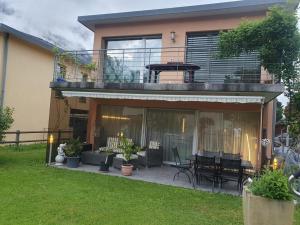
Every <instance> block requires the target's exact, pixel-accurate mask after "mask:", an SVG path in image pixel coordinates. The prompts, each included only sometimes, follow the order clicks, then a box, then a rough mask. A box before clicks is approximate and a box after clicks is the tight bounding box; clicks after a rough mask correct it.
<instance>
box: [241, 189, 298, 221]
mask: <svg viewBox="0 0 300 225" xmlns="http://www.w3.org/2000/svg"><path fill="white" fill-rule="evenodd" d="M243 212H244V225H270V224H272V225H293V216H294V203H293V202H292V201H278V200H273V199H268V198H263V197H260V196H255V195H253V194H252V193H251V192H250V191H249V190H248V189H247V188H246V187H245V188H244V192H243Z"/></svg>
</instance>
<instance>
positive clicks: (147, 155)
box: [137, 141, 163, 168]
mask: <svg viewBox="0 0 300 225" xmlns="http://www.w3.org/2000/svg"><path fill="white" fill-rule="evenodd" d="M137 155H138V160H139V164H140V165H141V166H144V167H148V168H150V167H154V166H162V163H163V148H162V146H160V143H159V142H157V141H150V142H149V146H148V147H147V148H146V149H145V151H141V152H138V153H137Z"/></svg>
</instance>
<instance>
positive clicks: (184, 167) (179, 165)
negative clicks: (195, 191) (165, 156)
mask: <svg viewBox="0 0 300 225" xmlns="http://www.w3.org/2000/svg"><path fill="white" fill-rule="evenodd" d="M172 152H173V155H174V160H175V164H174V165H171V166H172V167H174V168H176V169H177V170H178V171H177V172H176V173H175V175H174V177H173V181H174V180H175V178H176V176H178V177H179V175H180V174H181V173H182V174H185V175H186V176H187V178H188V180H189V182H190V183H191V184H192V185H193V187H194V188H195V183H194V174H193V171H192V167H193V166H192V164H191V163H183V162H182V160H181V159H180V156H179V153H178V149H177V147H174V148H172Z"/></svg>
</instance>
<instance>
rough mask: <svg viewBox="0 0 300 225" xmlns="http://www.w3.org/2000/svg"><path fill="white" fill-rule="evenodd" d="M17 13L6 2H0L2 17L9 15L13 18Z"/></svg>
mask: <svg viewBox="0 0 300 225" xmlns="http://www.w3.org/2000/svg"><path fill="white" fill-rule="evenodd" d="M14 13H15V10H14V9H13V8H11V7H10V6H8V4H7V3H6V2H4V1H0V16H1V15H7V16H11V15H13V14H14Z"/></svg>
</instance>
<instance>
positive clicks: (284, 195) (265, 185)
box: [250, 170, 293, 201]
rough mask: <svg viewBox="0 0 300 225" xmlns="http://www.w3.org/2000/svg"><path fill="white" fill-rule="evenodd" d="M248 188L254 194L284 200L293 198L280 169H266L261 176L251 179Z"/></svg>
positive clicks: (286, 179)
mask: <svg viewBox="0 0 300 225" xmlns="http://www.w3.org/2000/svg"><path fill="white" fill-rule="evenodd" d="M250 190H251V192H252V193H253V194H254V195H257V196H261V197H265V198H270V199H275V200H284V201H290V200H292V199H293V195H292V194H291V192H290V189H289V185H288V178H287V177H286V176H285V175H284V173H283V171H282V170H274V171H271V170H266V171H265V172H264V174H263V175H262V176H261V177H257V178H255V179H254V180H253V183H252V184H251V185H250Z"/></svg>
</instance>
